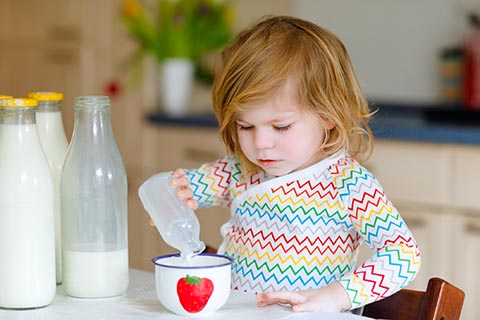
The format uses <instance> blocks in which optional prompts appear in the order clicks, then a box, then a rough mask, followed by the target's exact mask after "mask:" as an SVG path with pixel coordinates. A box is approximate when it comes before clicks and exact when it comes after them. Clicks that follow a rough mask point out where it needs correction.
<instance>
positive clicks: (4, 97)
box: [0, 94, 13, 100]
mask: <svg viewBox="0 0 480 320" xmlns="http://www.w3.org/2000/svg"><path fill="white" fill-rule="evenodd" d="M12 98H13V97H12V96H6V95H3V94H0V100H1V99H12Z"/></svg>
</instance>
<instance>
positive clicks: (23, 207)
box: [0, 118, 56, 309]
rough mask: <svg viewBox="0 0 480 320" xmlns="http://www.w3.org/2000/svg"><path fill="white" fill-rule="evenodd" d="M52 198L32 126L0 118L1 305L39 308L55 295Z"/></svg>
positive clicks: (5, 306)
mask: <svg viewBox="0 0 480 320" xmlns="http://www.w3.org/2000/svg"><path fill="white" fill-rule="evenodd" d="M33 119H34V118H33ZM0 120H1V119H0ZM53 198H54V194H53V184H52V177H51V174H50V170H49V166H48V163H47V160H46V158H45V155H44V153H43V151H42V148H41V146H40V142H39V139H38V135H37V129H36V125H35V124H34V123H33V124H4V123H3V122H2V123H0V285H1V288H0V307H1V308H20V309H23V308H37V307H42V306H46V305H48V304H49V303H50V302H51V301H52V300H53V298H54V296H55V290H56V285H55V239H54V215H53V211H54V203H53Z"/></svg>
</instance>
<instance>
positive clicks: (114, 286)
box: [62, 249, 128, 298]
mask: <svg viewBox="0 0 480 320" xmlns="http://www.w3.org/2000/svg"><path fill="white" fill-rule="evenodd" d="M62 259H63V289H64V291H65V293H66V294H68V295H69V296H72V297H77V298H85V297H87V298H104V297H113V296H118V295H120V294H123V293H124V292H125V291H126V290H127V287H128V249H123V250H116V251H103V252H84V251H70V250H63V256H62Z"/></svg>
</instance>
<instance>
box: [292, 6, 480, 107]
mask: <svg viewBox="0 0 480 320" xmlns="http://www.w3.org/2000/svg"><path fill="white" fill-rule="evenodd" d="M465 1H467V0H463V2H465ZM468 1H471V2H472V3H473V1H476V2H477V5H476V8H477V10H478V9H479V8H480V6H479V5H478V0H468ZM468 1H467V2H468ZM461 2H462V1H459V0H423V1H415V0H405V1H385V0H362V1H358V0H297V1H295V2H294V13H295V14H296V15H298V16H300V17H303V18H307V19H309V20H312V21H314V22H316V23H318V24H319V25H320V26H323V27H326V28H327V29H329V30H331V31H333V32H334V33H335V34H336V35H338V36H339V37H340V39H341V40H342V41H343V42H344V44H345V46H346V47H347V49H348V50H349V53H350V57H351V59H352V62H353V65H354V68H355V70H356V72H357V76H358V78H359V80H360V83H361V85H362V87H363V89H364V90H365V92H366V94H367V96H368V97H372V98H376V99H379V100H394V101H405V102H431V101H435V100H438V98H439V95H438V93H439V85H440V81H439V70H438V61H439V60H438V57H439V53H440V50H441V48H443V47H446V46H451V45H454V44H460V43H461V41H462V38H463V36H464V34H465V33H466V25H467V23H466V21H467V19H466V13H467V10H468V9H469V8H470V6H469V5H468V4H467V3H461Z"/></svg>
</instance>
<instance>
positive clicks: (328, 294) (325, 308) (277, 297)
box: [256, 281, 350, 312]
mask: <svg viewBox="0 0 480 320" xmlns="http://www.w3.org/2000/svg"><path fill="white" fill-rule="evenodd" d="M256 298H257V306H258V307H265V306H269V305H272V304H278V303H282V304H289V305H291V306H292V310H293V311H295V312H342V311H345V310H349V309H350V298H349V297H348V295H347V293H346V292H345V289H344V288H343V287H342V285H341V284H339V283H338V282H336V281H335V282H333V283H331V284H329V285H328V286H326V287H324V288H319V289H314V290H305V291H298V292H290V291H272V292H267V293H259V294H257V295H256Z"/></svg>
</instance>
